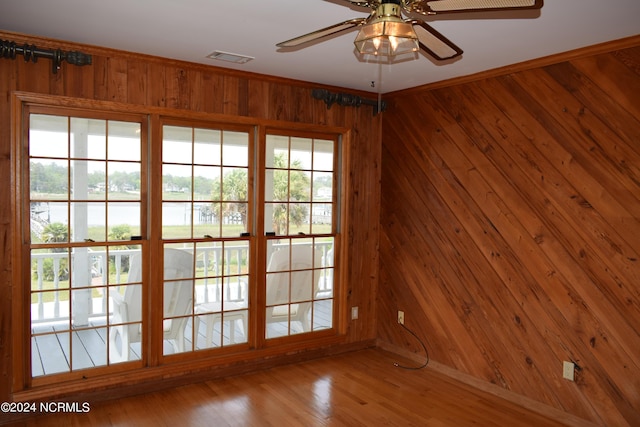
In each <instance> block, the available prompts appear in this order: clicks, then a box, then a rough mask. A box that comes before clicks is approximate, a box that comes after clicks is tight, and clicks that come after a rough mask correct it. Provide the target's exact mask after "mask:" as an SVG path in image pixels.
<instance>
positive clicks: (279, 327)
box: [264, 133, 337, 338]
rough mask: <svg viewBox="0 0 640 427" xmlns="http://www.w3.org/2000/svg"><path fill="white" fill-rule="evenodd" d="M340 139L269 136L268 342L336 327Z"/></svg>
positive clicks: (266, 200)
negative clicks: (336, 192)
mask: <svg viewBox="0 0 640 427" xmlns="http://www.w3.org/2000/svg"><path fill="white" fill-rule="evenodd" d="M336 145H337V143H336V141H335V140H331V139H320V138H313V137H299V136H289V135H285V134H276V133H270V134H267V137H266V150H265V151H266V154H265V168H264V170H265V178H264V183H265V184H264V185H265V188H264V218H265V223H264V229H265V234H266V236H267V240H266V256H267V259H266V265H267V268H266V272H265V275H266V280H265V284H266V307H265V314H266V318H265V319H266V325H267V326H266V328H265V334H266V338H277V337H282V336H288V335H295V334H299V333H304V332H311V331H317V330H322V329H328V328H331V327H332V326H333V269H334V262H333V259H334V255H333V254H334V246H335V236H336V226H335V225H336V221H335V219H334V215H333V212H334V211H335V209H334V206H335V204H336V203H335V202H336V196H335V192H334V189H335V188H336V179H337V177H336V176H335V174H334V170H335V163H336V159H337V156H336V155H335V152H336Z"/></svg>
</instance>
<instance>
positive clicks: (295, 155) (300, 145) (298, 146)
mask: <svg viewBox="0 0 640 427" xmlns="http://www.w3.org/2000/svg"><path fill="white" fill-rule="evenodd" d="M311 153H312V144H311V139H308V138H291V164H290V165H289V167H290V168H291V169H307V170H310V169H311Z"/></svg>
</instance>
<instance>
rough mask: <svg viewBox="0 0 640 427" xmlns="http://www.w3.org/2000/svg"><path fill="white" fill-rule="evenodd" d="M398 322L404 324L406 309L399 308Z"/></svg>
mask: <svg viewBox="0 0 640 427" xmlns="http://www.w3.org/2000/svg"><path fill="white" fill-rule="evenodd" d="M398 323H400V324H401V325H404V311H402V310H398Z"/></svg>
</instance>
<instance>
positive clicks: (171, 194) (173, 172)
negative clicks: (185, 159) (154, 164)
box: [162, 164, 193, 200]
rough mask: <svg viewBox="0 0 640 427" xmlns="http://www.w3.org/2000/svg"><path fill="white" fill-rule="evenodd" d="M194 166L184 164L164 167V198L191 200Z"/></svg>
mask: <svg viewBox="0 0 640 427" xmlns="http://www.w3.org/2000/svg"><path fill="white" fill-rule="evenodd" d="M192 174H193V168H192V167H191V166H183V165H166V164H165V165H164V166H163V167H162V199H163V200H191V198H192V195H191V176H192Z"/></svg>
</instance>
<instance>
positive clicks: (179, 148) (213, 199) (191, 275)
mask: <svg viewBox="0 0 640 427" xmlns="http://www.w3.org/2000/svg"><path fill="white" fill-rule="evenodd" d="M252 140H253V131H252V130H251V129H244V130H240V129H233V128H231V129H229V128H203V127H192V126H186V125H183V126H179V125H164V126H163V133H162V239H163V246H164V254H165V263H164V278H163V287H164V290H163V292H164V312H163V323H164V324H165V335H166V336H169V335H170V332H171V330H172V329H174V328H176V329H177V330H179V331H181V332H180V335H175V334H174V339H173V342H174V343H175V342H177V343H179V345H176V346H174V347H173V348H167V347H166V346H165V348H164V349H163V352H164V354H165V355H168V354H172V353H175V352H185V351H194V350H202V349H207V348H213V347H223V346H227V345H231V344H241V343H246V342H247V341H248V325H249V321H248V320H249V312H248V309H249V293H248V287H249V281H250V280H249V277H250V276H249V264H250V261H251V260H250V255H249V254H250V240H249V234H250V233H249V230H250V224H251V219H252V213H251V210H250V206H249V200H250V197H251V194H250V190H251V186H250V185H249V160H250V159H249V152H250V149H252V148H253V145H252ZM251 152H252V151H251ZM178 257H181V258H182V260H183V261H182V263H184V264H187V265H186V266H180V263H179V262H177V259H178ZM171 261H173V268H169V267H170V266H169V263H170V262H171ZM179 268H182V269H183V270H182V271H183V273H180V274H178V275H177V276H176V271H177V269H179ZM182 331H186V332H185V333H186V336H184V337H183V336H182V335H181V334H182V333H183V332H182ZM168 333H169V334H168ZM176 337H177V338H176Z"/></svg>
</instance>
